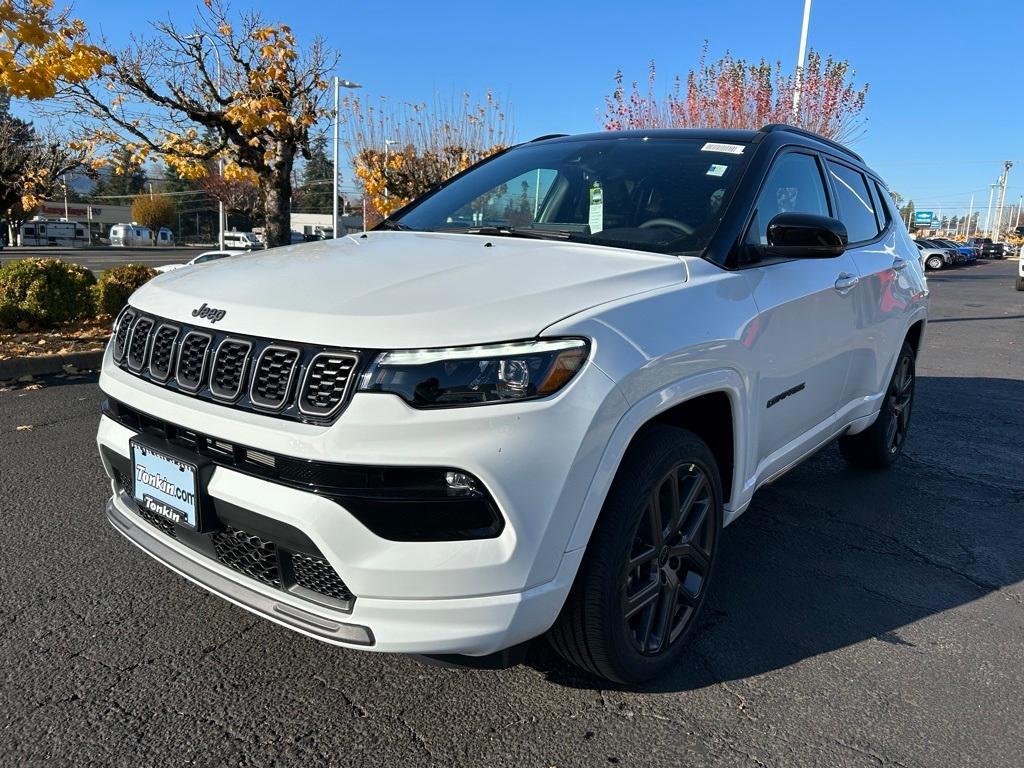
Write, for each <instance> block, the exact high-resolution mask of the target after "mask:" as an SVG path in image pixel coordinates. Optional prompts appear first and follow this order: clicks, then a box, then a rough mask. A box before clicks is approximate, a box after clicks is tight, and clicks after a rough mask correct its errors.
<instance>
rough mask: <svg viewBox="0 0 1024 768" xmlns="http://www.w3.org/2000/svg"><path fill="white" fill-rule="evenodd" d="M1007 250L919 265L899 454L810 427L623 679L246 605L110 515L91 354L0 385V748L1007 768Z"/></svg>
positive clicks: (1013, 453) (1012, 511) (1018, 346)
mask: <svg viewBox="0 0 1024 768" xmlns="http://www.w3.org/2000/svg"><path fill="white" fill-rule="evenodd" d="M7 253H8V252H5V255H7ZM1016 268H1017V264H1016V262H992V263H982V264H978V265H976V266H973V267H969V268H962V269H957V270H953V271H950V272H948V273H946V272H942V273H937V274H934V275H930V276H929V283H930V287H931V289H932V322H931V324H930V326H929V330H928V333H927V338H926V340H925V350H924V352H923V354H922V356H921V358H920V359H919V361H918V375H919V380H918V389H917V400H916V404H915V410H914V416H913V424H912V428H911V434H910V437H909V441H908V444H907V452H906V454H905V456H904V458H903V460H902V461H901V463H900V465H899V466H898V468H897V469H895V470H894V471H892V472H889V473H882V474H878V473H869V472H858V471H853V470H850V469H848V468H847V467H846V466H845V464H844V462H843V461H842V459H841V458H840V456H839V452H838V450H837V449H836V447H835V446H829V447H827V448H825V449H824V450H822V451H821V452H820V453H819V454H818V455H817V456H815V457H814V458H813V459H811V460H810V461H808V462H807V463H805V464H804V465H802V466H800V467H799V468H797V469H796V470H794V471H793V472H791V473H790V474H789V475H787V476H785V477H784V478H782V479H780V480H779V481H778V482H777V483H776V484H775V485H773V486H771V487H769V488H765V489H762V490H761V491H760V492H759V493H758V494H757V496H756V498H755V500H754V504H753V506H752V507H751V509H750V510H749V511H748V512H747V513H746V514H745V515H744V516H743V517H742V518H740V520H739V521H738V522H737V523H736V524H734V525H733V526H731V527H730V528H728V529H727V530H726V532H725V534H724V537H723V540H722V559H721V562H720V571H719V574H718V577H719V578H718V582H717V585H716V586H715V588H714V591H713V592H712V595H711V603H710V605H709V610H708V612H707V615H706V620H705V625H706V626H705V627H704V628H703V632H702V634H701V636H700V639H699V640H698V641H697V642H696V643H695V644H694V646H693V648H692V652H691V655H690V657H689V659H688V662H687V663H686V664H685V665H682V666H680V667H679V669H678V670H677V671H676V672H675V674H673V675H671V676H669V677H667V678H666V679H664V680H662V681H660V682H659V683H658V684H656V685H654V686H651V687H649V688H647V689H645V690H642V691H623V690H616V689H608V688H603V689H602V688H600V687H599V686H598V684H597V683H595V681H593V680H592V679H589V678H586V677H584V676H582V675H581V674H578V673H576V672H573V671H571V670H569V669H568V668H566V667H565V666H563V665H562V664H561V663H560V662H559V661H558V660H557V658H556V657H555V656H554V655H553V653H552V652H551V651H549V650H548V649H547V647H546V646H545V645H543V644H538V645H537V647H536V648H535V650H534V651H533V652H532V654H531V656H530V658H529V662H528V663H527V664H525V665H523V666H519V667H516V668H513V669H508V670H502V671H468V670H456V669H446V668H438V667H428V666H424V665H421V664H420V663H418V662H416V661H414V660H411V659H408V658H402V657H395V656H382V655H373V654H367V653H360V652H356V651H348V650H340V649H337V648H332V647H329V646H327V645H323V644H320V643H318V642H316V641H314V640H310V639H307V638H305V637H302V636H300V635H297V634H294V633H291V632H289V631H287V630H285V629H283V628H280V627H277V626H275V625H273V624H270V623H269V622H266V621H263V620H260V619H256V618H254V617H252V616H251V615H250V614H248V613H246V612H245V611H243V610H241V609H239V608H236V607H234V606H232V605H230V604H228V603H226V602H224V601H222V600H220V599H218V598H215V597H211V596H209V595H208V594H206V593H205V592H203V591H201V590H200V589H199V588H197V587H195V586H193V585H191V584H190V583H188V582H186V581H185V580H183V579H181V578H179V577H177V576H175V575H173V574H172V573H170V572H169V571H167V570H165V569H164V568H162V567H161V566H159V565H157V564H156V563H154V562H153V561H151V560H150V559H149V558H148V557H147V556H145V555H144V554H142V553H141V552H139V551H138V550H136V549H135V548H133V547H132V546H131V545H129V544H128V543H127V542H126V541H124V540H123V539H122V538H121V537H120V536H119V535H118V534H117V533H115V532H114V530H113V529H111V528H110V527H109V526H108V524H107V522H106V520H105V519H104V515H103V504H104V501H105V499H106V497H107V495H108V494H109V486H108V485H107V483H106V482H105V479H104V477H103V474H102V470H101V468H100V465H99V461H98V459H97V458H96V455H95V446H94V443H93V436H94V431H95V427H96V422H97V419H98V413H99V400H100V393H99V389H98V388H97V386H96V382H95V377H86V378H79V379H59V380H58V379H53V380H50V381H48V382H47V383H46V386H45V387H43V388H42V389H24V388H22V389H16V390H12V391H8V392H0V521H2V524H3V535H2V536H0V670H2V671H0V754H2V755H3V756H4V763H5V764H9V765H47V766H53V765H75V766H88V765H103V766H106V765H124V766H138V765H169V764H175V765H202V766H214V765H217V766H219V765H239V766H270V765H281V766H284V765H337V766H364V765H366V766H371V765H372V766H403V767H405V766H428V765H446V766H448V765H458V766H476V765H487V766H505V765H507V766H519V767H525V766H540V767H547V766H559V768H565V767H566V766H600V765H630V766H632V765H637V766H677V765H727V766H793V767H799V768H808V767H810V766H823V767H824V766H828V767H829V768H836V767H839V766H851V767H852V766H857V767H859V766H865V767H867V766H942V767H957V768H959V767H963V766H984V767H985V768H997V767H1001V766H1006V767H1007V768H1011V767H1015V768H1019V766H1020V765H1021V764H1022V757H1021V755H1022V754H1024V717H1022V714H1021V713H1022V711H1024V581H1022V580H1024V450H1022V448H1021V436H1022V435H1024V293H1020V292H1017V291H1015V290H1014V285H1013V280H1014V277H1013V276H1014V274H1015V271H1016ZM29 426H30V427H31V429H28V428H27V427H29Z"/></svg>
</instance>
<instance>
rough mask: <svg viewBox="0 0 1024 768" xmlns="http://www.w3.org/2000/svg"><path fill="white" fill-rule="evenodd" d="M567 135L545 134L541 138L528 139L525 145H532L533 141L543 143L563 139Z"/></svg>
mask: <svg viewBox="0 0 1024 768" xmlns="http://www.w3.org/2000/svg"><path fill="white" fill-rule="evenodd" d="M568 135H569V134H568V133H545V134H544V135H543V136H538V137H537V138H536V139H530V140H529V141H528V142H526V143H527V144H533V143H534V142H535V141H544V140H545V139H563V138H565V137H566V136H568Z"/></svg>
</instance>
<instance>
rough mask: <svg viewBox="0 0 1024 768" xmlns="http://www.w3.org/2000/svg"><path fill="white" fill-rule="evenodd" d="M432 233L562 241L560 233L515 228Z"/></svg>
mask: <svg viewBox="0 0 1024 768" xmlns="http://www.w3.org/2000/svg"><path fill="white" fill-rule="evenodd" d="M432 231H434V232H452V233H458V234H460V235H491V236H496V237H528V238H531V239H533V240H564V239H565V235H564V234H563V233H561V232H555V231H552V232H539V231H537V230H534V229H516V228H515V227H495V226H486V227H438V228H437V229H435V230H432Z"/></svg>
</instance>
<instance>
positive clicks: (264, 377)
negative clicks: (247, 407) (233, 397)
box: [249, 346, 299, 410]
mask: <svg viewBox="0 0 1024 768" xmlns="http://www.w3.org/2000/svg"><path fill="white" fill-rule="evenodd" d="M298 362H299V350H297V349H292V348H289V347H275V346H270V347H267V348H266V349H264V350H263V351H262V352H261V353H260V357H259V360H257V361H256V370H255V371H254V372H253V376H252V391H250V392H249V397H250V399H251V400H252V402H253V405H255V406H258V407H259V408H268V409H271V410H277V409H278V408H281V407H282V406H283V405H284V404H285V403H286V402H287V400H288V393H289V391H290V390H291V385H292V378H293V377H294V375H295V370H296V368H297V367H298V365H297V363H298Z"/></svg>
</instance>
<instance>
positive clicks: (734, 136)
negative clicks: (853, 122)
mask: <svg viewBox="0 0 1024 768" xmlns="http://www.w3.org/2000/svg"><path fill="white" fill-rule="evenodd" d="M771 135H774V136H777V137H780V143H781V142H782V141H784V142H786V143H796V144H801V145H803V146H808V147H811V148H814V149H819V150H824V151H829V152H833V153H839V154H842V155H844V156H845V158H846V159H847V160H850V161H853V162H854V163H856V164H858V165H860V166H861V167H863V168H864V169H865V170H870V168H868V167H867V165H866V164H865V163H864V159H863V158H862V157H861V156H860V155H858V154H857V153H856V152H854V151H853V150H852V149H849V148H847V147H845V146H843V145H842V144H840V143H839V142H837V141H833V140H832V139H827V138H825V137H824V136H819V135H818V134H816V133H813V132H811V131H807V130H804V129H802V128H797V127H795V126H791V125H785V124H781V123H773V124H771V125H766V126H764V127H763V128H761V129H760V130H758V131H754V130H740V129H733V128H640V129H636V128H634V129H630V130H627V131H597V132H594V133H579V134H575V135H569V134H557V133H555V134H549V135H547V136H538V137H537V138H536V139H534V141H544V142H548V141H551V142H561V141H600V140H602V139H610V138H622V139H642V138H645V137H649V138H663V139H707V140H710V141H723V142H730V141H737V142H759V141H762V140H763V139H765V138H767V137H768V136H771ZM794 139H795V141H794ZM875 175H877V174H875Z"/></svg>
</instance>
